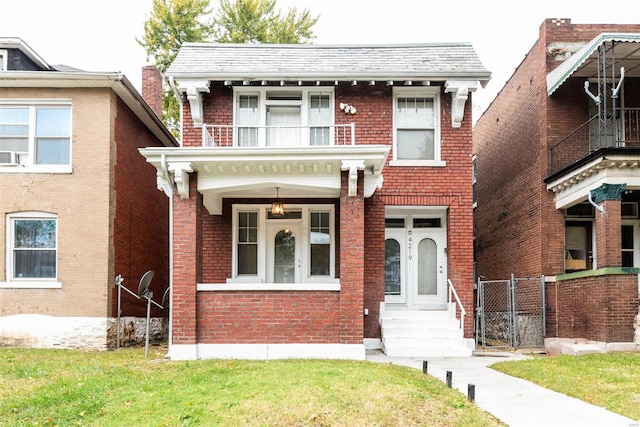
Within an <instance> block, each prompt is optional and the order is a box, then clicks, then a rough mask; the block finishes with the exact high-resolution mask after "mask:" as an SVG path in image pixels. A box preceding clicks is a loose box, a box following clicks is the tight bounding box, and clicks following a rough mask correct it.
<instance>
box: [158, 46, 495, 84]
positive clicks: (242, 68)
mask: <svg viewBox="0 0 640 427" xmlns="http://www.w3.org/2000/svg"><path fill="white" fill-rule="evenodd" d="M166 75H167V76H173V77H174V78H176V79H180V78H181V77H182V78H208V79H210V80H227V79H230V80H234V79H248V80H251V79H294V80H351V79H371V80H404V79H413V80H417V79H428V80H444V79H450V78H456V79H466V80H480V81H481V82H482V83H483V84H485V83H486V82H487V81H488V80H489V78H490V77H491V73H490V72H489V71H488V70H487V69H486V68H485V67H484V65H483V64H482V62H481V61H480V58H478V55H477V54H476V52H475V50H474V49H473V47H472V46H471V44H469V43H429V44H405V45H312V44H310V45H282V44H280V45H279V44H219V43H185V44H184V45H183V46H182V48H181V49H180V51H179V52H178V55H177V56H176V58H175V60H174V61H173V63H172V64H171V66H170V67H169V69H168V70H167V72H166Z"/></svg>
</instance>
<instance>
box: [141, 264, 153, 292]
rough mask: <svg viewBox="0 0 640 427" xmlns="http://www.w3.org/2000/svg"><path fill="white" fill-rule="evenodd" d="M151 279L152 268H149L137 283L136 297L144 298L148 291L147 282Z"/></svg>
mask: <svg viewBox="0 0 640 427" xmlns="http://www.w3.org/2000/svg"><path fill="white" fill-rule="evenodd" d="M151 279H153V270H149V271H147V272H146V273H144V274H143V275H142V277H141V278H140V284H139V285H138V298H146V297H147V294H148V293H149V283H151Z"/></svg>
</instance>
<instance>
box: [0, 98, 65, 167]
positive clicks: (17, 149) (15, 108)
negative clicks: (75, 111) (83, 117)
mask: <svg viewBox="0 0 640 427" xmlns="http://www.w3.org/2000/svg"><path fill="white" fill-rule="evenodd" d="M70 165H71V106H70V105H69V104H60V103H43V104H40V105H24V104H16V103H8V102H2V101H0V167H3V166H24V167H27V168H34V169H40V170H42V169H46V170H47V171H48V170H50V169H55V168H59V167H61V166H70ZM16 170H21V169H16Z"/></svg>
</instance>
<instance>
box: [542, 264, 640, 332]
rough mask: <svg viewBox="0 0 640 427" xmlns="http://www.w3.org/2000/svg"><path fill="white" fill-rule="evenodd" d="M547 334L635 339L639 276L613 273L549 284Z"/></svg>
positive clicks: (547, 289)
mask: <svg viewBox="0 0 640 427" xmlns="http://www.w3.org/2000/svg"><path fill="white" fill-rule="evenodd" d="M545 296H546V303H547V337H558V338H586V339H589V340H594V341H601V342H633V339H634V328H633V321H634V318H635V316H636V315H637V314H638V276H637V275H636V274H629V275H609V276H595V277H587V278H581V279H572V280H562V281H559V282H556V283H547V287H546V293H545Z"/></svg>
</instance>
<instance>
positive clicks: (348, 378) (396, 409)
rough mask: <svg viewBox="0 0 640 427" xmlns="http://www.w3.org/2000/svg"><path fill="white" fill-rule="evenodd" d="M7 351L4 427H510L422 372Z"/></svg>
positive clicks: (140, 352)
mask: <svg viewBox="0 0 640 427" xmlns="http://www.w3.org/2000/svg"><path fill="white" fill-rule="evenodd" d="M164 353H165V351H164V350H162V349H151V350H150V354H149V359H145V358H144V349H120V350H118V351H110V352H96V353H89V352H82V351H69V350H37V349H0V425H2V426H36V425H37V426H43V425H44V426H73V425H83V426H118V427H120V426H123V425H127V426H219V425H220V426H227V425H228V426H244V425H249V426H417V425H429V426H500V425H503V424H501V423H500V422H499V421H497V420H496V419H495V418H494V417H493V416H491V415H490V414H487V413H486V412H484V411H482V410H481V409H479V408H478V407H477V406H475V405H474V404H472V403H469V402H468V401H467V400H466V397H465V396H463V395H462V394H460V393H459V392H457V391H455V390H453V389H449V388H447V387H446V386H445V385H444V384H443V383H442V382H441V381H439V380H437V379H435V378H433V377H431V376H428V375H424V374H423V373H422V372H421V371H419V370H417V369H411V368H406V367H400V366H395V365H391V364H378V363H372V362H357V361H329V360H277V361H239V360H206V361H166V360H162V356H163V355H164Z"/></svg>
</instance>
